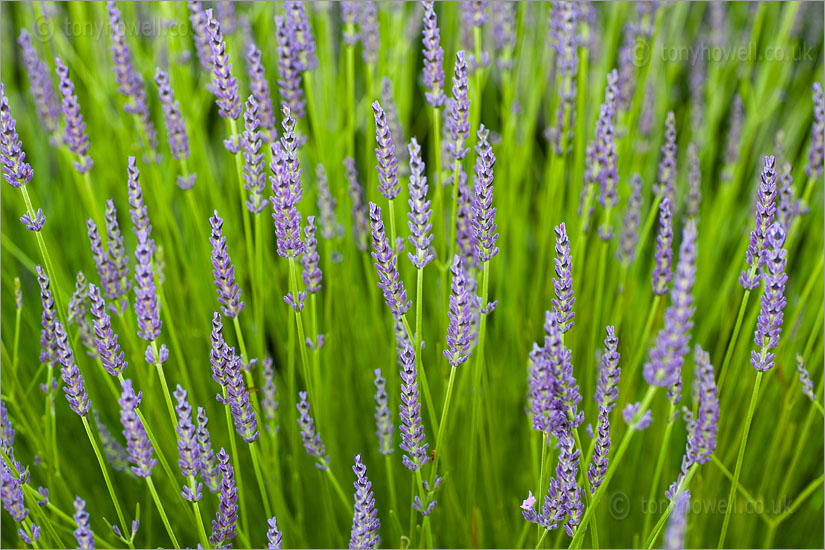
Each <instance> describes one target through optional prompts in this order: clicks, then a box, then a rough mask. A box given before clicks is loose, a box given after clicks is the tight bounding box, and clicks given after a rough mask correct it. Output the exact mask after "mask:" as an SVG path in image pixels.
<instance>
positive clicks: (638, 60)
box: [631, 36, 650, 67]
mask: <svg viewBox="0 0 825 550" xmlns="http://www.w3.org/2000/svg"><path fill="white" fill-rule="evenodd" d="M649 61H650V43H649V42H648V41H647V38H645V37H643V36H640V37H637V38H636V42H635V43H634V44H633V55H632V56H631V63H633V64H634V65H636V66H637V67H644V66H645V65H647V64H648V62H649Z"/></svg>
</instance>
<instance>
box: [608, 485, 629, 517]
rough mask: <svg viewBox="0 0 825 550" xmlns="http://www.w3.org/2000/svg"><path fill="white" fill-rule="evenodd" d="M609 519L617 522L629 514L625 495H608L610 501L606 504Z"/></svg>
mask: <svg viewBox="0 0 825 550" xmlns="http://www.w3.org/2000/svg"><path fill="white" fill-rule="evenodd" d="M607 506H608V510H609V511H610V517H612V518H613V519H617V520H620V521H621V520H623V519H625V518H626V517H627V516H628V514H630V500H629V499H628V498H627V495H626V494H624V493H622V492H619V493H613V494H612V495H610V501H609V502H608V503H607Z"/></svg>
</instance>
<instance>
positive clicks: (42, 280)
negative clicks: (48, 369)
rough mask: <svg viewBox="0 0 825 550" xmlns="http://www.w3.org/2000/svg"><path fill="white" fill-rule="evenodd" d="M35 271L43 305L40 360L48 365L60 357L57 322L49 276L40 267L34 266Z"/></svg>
mask: <svg viewBox="0 0 825 550" xmlns="http://www.w3.org/2000/svg"><path fill="white" fill-rule="evenodd" d="M35 270H36V271H37V282H38V283H39V285H40V302H41V304H42V305H43V314H42V316H41V325H42V328H41V329H40V348H41V349H40V362H41V363H43V364H45V365H49V364H53V363H54V362H55V361H58V360H59V359H60V356H59V353H58V346H57V335H56V334H55V324H56V323H57V310H55V307H54V296H53V295H52V291H51V289H50V288H49V277H48V276H47V275H46V272H45V271H44V270H43V268H42V267H40V266H39V265H38V266H35Z"/></svg>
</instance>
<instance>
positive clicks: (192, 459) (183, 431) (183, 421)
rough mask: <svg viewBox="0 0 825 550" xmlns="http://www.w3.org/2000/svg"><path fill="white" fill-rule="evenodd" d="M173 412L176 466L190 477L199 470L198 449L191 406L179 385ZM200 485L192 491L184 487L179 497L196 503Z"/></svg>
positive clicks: (199, 495)
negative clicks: (175, 417)
mask: <svg viewBox="0 0 825 550" xmlns="http://www.w3.org/2000/svg"><path fill="white" fill-rule="evenodd" d="M174 395H175V401H177V406H175V412H176V413H177V415H178V425H177V426H176V427H175V432H176V433H177V434H178V466H180V470H181V472H183V476H184V477H192V478H194V477H195V475H196V474H197V473H198V469H199V468H200V447H199V446H198V442H197V440H196V439H195V426H194V425H193V424H192V405H190V404H189V401H188V400H187V398H186V397H187V392H186V390H184V389H183V388H182V387H181V386H180V384H178V387H177V389H175V394H174ZM202 487H203V484H202V483H198V484H197V485H196V486H195V490H194V491H193V490H192V488H191V487H189V486H184V488H183V493H182V494H181V496H182V497H183V498H185V499H186V500H188V501H190V502H197V501H199V500H200V499H201V488H202Z"/></svg>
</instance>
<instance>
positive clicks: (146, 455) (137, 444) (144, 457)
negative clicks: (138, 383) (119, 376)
mask: <svg viewBox="0 0 825 550" xmlns="http://www.w3.org/2000/svg"><path fill="white" fill-rule="evenodd" d="M121 386H122V388H123V393H122V395H121V397H120V401H119V402H120V423H121V424H123V436H124V437H125V438H126V451H127V452H128V453H129V462H131V463H132V464H133V466H132V473H134V474H135V475H136V476H138V477H149V476H150V475H152V468H154V467H155V465H156V464H157V463H158V461H157V459H156V458H153V457H152V455H153V454H154V452H155V450H154V448H153V447H152V442H151V441H150V440H149V437H148V436H147V435H146V428H145V427H144V426H143V422H141V420H140V418H138V415H137V413H136V410H137V407H138V405H140V400H141V398H142V397H143V393H142V392H138V394H137V395H135V390H133V389H132V381H131V380H129V379H128V378H126V379H124V380H123V381H122V382H121Z"/></svg>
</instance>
